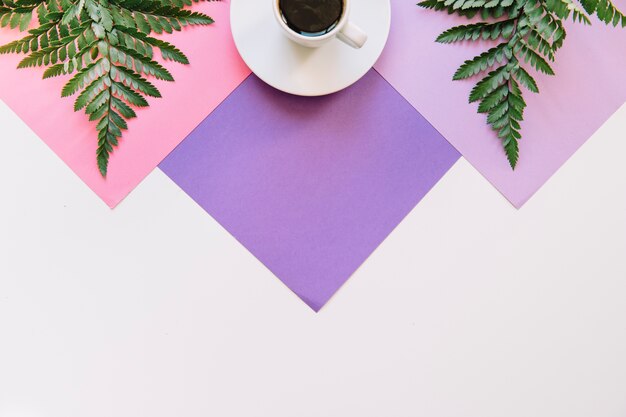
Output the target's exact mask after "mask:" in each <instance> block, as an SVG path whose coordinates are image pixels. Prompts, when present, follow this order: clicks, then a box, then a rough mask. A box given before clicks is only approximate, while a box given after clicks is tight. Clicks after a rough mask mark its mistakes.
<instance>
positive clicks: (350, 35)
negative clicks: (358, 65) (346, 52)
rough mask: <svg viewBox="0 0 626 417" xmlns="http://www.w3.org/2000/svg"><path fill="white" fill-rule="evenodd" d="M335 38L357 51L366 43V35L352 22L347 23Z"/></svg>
mask: <svg viewBox="0 0 626 417" xmlns="http://www.w3.org/2000/svg"><path fill="white" fill-rule="evenodd" d="M337 38H338V39H339V40H341V41H342V42H344V43H346V44H347V45H349V46H351V47H353V48H355V49H359V48H361V47H362V46H363V45H365V42H366V41H367V33H365V32H363V31H362V30H361V28H359V27H358V26H357V25H355V24H353V23H352V22H348V23H347V24H346V25H345V26H344V27H343V29H341V31H340V32H339V33H338V34H337Z"/></svg>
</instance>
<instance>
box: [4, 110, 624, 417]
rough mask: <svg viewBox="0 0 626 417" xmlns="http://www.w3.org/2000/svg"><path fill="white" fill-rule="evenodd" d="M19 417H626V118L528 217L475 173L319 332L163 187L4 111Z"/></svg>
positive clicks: (396, 240)
mask: <svg viewBox="0 0 626 417" xmlns="http://www.w3.org/2000/svg"><path fill="white" fill-rule="evenodd" d="M0 126H2V135H3V137H2V140H1V143H2V151H1V152H0V187H1V188H0V189H1V190H2V204H1V205H0V416H1V417H197V416H198V417H199V416H203V417H208V416H211V417H230V416H245V417H255V416H264V417H265V416H267V417H326V416H328V417H351V416H355V417H357V416H358V417H370V416H371V417H404V416H407V417H409V416H411V417H413V416H427V417H560V416H563V417H624V416H626V166H625V164H624V157H623V155H625V154H626V140H625V136H626V135H625V134H624V132H625V131H626V106H625V107H623V108H622V109H621V110H620V112H618V114H616V115H615V116H614V117H613V118H612V119H611V120H610V121H609V122H608V123H607V124H606V125H605V126H604V127H603V128H602V129H601V130H600V131H599V132H598V133H597V134H596V135H595V136H594V137H593V138H592V139H591V140H590V141H589V142H588V143H587V144H586V145H585V146H584V147H583V148H582V149H581V150H580V151H579V152H578V153H577V154H576V155H575V156H574V157H573V158H572V159H571V160H570V161H569V162H568V163H567V164H566V165H565V166H564V167H563V168H562V169H561V170H560V171H559V172H558V173H557V174H556V175H555V176H554V178H552V179H551V180H550V181H549V182H548V183H547V184H546V186H545V187H544V188H543V189H542V190H541V191H540V192H539V193H538V194H537V195H536V196H535V197H534V198H532V199H531V200H530V202H529V203H528V204H527V205H526V206H525V207H524V208H523V209H521V210H520V211H516V210H515V209H513V207H512V206H511V205H510V204H509V203H508V202H507V201H506V200H505V199H504V198H503V197H501V196H500V195H499V194H498V192H497V191H496V190H494V189H493V188H492V187H491V185H489V184H488V183H487V181H486V180H484V179H483V178H482V177H481V176H480V175H479V174H478V173H477V172H476V171H474V170H473V169H472V167H471V166H470V165H469V164H468V163H467V162H465V161H463V160H461V161H460V162H459V163H457V165H456V166H454V167H453V168H452V170H451V171H450V172H449V174H448V175H447V176H445V177H444V178H443V180H442V181H441V182H440V183H439V184H438V185H437V186H436V187H435V188H434V189H433V191H431V192H430V193H429V194H428V195H427V196H426V198H425V199H424V200H423V201H422V203H421V204H419V205H418V207H417V208H416V209H415V210H413V212H412V213H411V214H410V215H409V217H408V218H407V219H406V220H405V221H404V222H403V223H402V224H401V225H400V226H399V228H398V229H397V230H396V231H395V232H394V233H393V234H392V235H391V237H390V238H389V239H387V240H386V241H385V242H384V243H383V245H382V246H381V247H380V248H379V250H377V251H376V252H375V253H374V255H373V256H372V257H371V258H370V259H369V260H368V261H367V262H366V263H365V264H364V265H363V267H362V268H361V269H360V270H359V271H358V272H357V273H356V274H355V276H353V277H352V279H351V280H350V281H349V282H348V284H347V285H346V286H345V287H344V288H343V289H342V290H341V291H340V292H339V293H338V294H337V295H336V296H335V297H334V298H333V299H332V300H331V302H330V303H329V304H328V305H327V306H326V307H325V308H324V309H323V310H322V311H321V312H320V313H319V314H315V313H313V312H312V311H311V310H310V309H309V308H308V307H307V306H306V305H305V304H304V303H302V302H301V301H300V300H299V299H298V298H297V297H296V296H295V295H293V294H292V293H291V292H290V291H289V290H288V289H287V288H286V287H284V286H283V285H282V284H281V283H280V282H279V281H278V280H277V279H276V278H275V277H274V276H272V274H271V273H270V272H269V271H267V270H266V269H265V268H264V267H263V265H261V264H260V263H259V262H258V261H257V260H256V259H255V258H254V257H253V256H252V255H250V254H249V253H248V252H247V251H246V249H244V248H243V247H242V246H241V245H239V244H238V243H237V242H236V241H235V239H233V238H232V237H231V236H230V235H229V234H228V233H227V232H226V231H224V230H223V229H222V228H221V227H220V226H219V225H218V224H217V223H216V222H215V221H213V220H212V219H211V218H210V217H209V216H208V215H207V214H205V213H204V212H203V211H202V210H201V209H200V208H199V207H198V206H197V205H196V204H195V203H194V202H193V201H192V200H191V199H189V198H188V197H187V196H186V195H184V194H183V192H182V191H181V190H180V189H178V188H177V187H176V185H175V184H174V183H172V182H171V181H170V180H169V179H167V177H166V176H165V175H164V174H163V173H161V172H160V171H155V172H154V173H153V174H151V175H150V176H149V178H148V179H147V180H146V181H144V182H143V183H142V184H141V185H140V186H139V187H138V188H137V189H136V190H135V192H133V193H132V194H131V196H130V197H129V198H128V199H127V200H126V201H125V202H123V203H122V204H121V205H120V206H119V207H118V208H117V209H116V210H114V211H110V210H109V209H108V208H106V207H105V205H104V204H103V203H102V202H100V201H99V199H98V198H97V197H96V196H95V195H94V194H92V193H91V191H90V190H89V189H88V188H87V187H86V186H85V185H83V184H82V183H81V181H80V180H79V179H78V178H77V177H76V176H74V174H73V173H72V172H71V171H70V170H69V169H68V168H67V167H66V166H65V165H64V164H63V163H62V162H61V161H60V160H59V159H58V158H57V157H56V156H55V155H54V154H53V153H52V152H51V151H50V150H49V149H48V148H47V147H46V146H45V145H44V144H43V142H41V141H40V140H39V139H38V138H37V137H36V136H35V135H34V134H33V133H32V132H31V131H30V130H29V129H28V128H27V127H26V126H25V125H24V124H23V123H22V122H21V121H20V120H19V119H18V118H17V117H16V116H15V115H13V114H12V113H11V112H10V111H9V110H8V109H7V108H6V106H4V105H3V104H1V103H0Z"/></svg>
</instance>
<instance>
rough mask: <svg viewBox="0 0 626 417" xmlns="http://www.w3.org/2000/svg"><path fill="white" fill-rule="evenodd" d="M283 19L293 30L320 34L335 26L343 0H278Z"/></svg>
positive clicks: (340, 12)
mask: <svg viewBox="0 0 626 417" xmlns="http://www.w3.org/2000/svg"><path fill="white" fill-rule="evenodd" d="M278 1H279V6H280V11H281V13H282V15H283V20H284V21H285V23H287V26H289V27H290V28H291V30H293V31H294V32H297V33H299V34H301V35H306V36H320V35H323V34H325V33H327V32H330V31H331V30H333V29H334V28H335V26H337V23H339V20H340V19H341V15H342V13H343V2H344V0H278Z"/></svg>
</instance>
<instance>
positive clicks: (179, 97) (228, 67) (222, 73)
mask: <svg viewBox="0 0 626 417" xmlns="http://www.w3.org/2000/svg"><path fill="white" fill-rule="evenodd" d="M229 8H230V4H229V3H227V2H207V3H198V4H196V5H194V8H193V9H194V10H197V11H202V12H204V13H207V14H208V15H209V16H211V17H212V18H213V19H214V20H215V23H214V24H213V25H210V26H202V27H192V28H186V29H184V30H183V31H182V32H179V33H175V34H172V35H166V36H164V37H163V39H166V40H167V41H169V42H171V43H173V44H175V45H176V46H177V47H178V48H179V49H181V50H182V51H183V52H184V53H185V54H186V55H187V56H188V57H189V60H190V62H191V64H190V65H186V66H185V65H181V64H178V63H174V62H169V61H166V62H165V63H164V65H165V66H166V67H167V68H168V69H169V70H170V71H171V72H172V74H173V75H174V78H175V79H176V81H175V82H171V83H168V82H161V81H158V80H157V81H155V84H156V85H157V86H158V88H159V90H160V91H161V94H162V96H163V97H162V98H160V99H149V103H150V107H148V108H146V109H141V110H139V111H138V112H137V113H138V118H136V119H133V120H131V121H130V122H129V130H128V131H126V132H125V134H124V137H123V138H122V140H121V142H120V146H119V147H118V148H117V149H116V151H115V152H114V153H113V155H112V156H111V160H110V163H109V173H108V176H107V178H106V179H103V178H102V177H101V176H100V174H99V172H98V169H97V166H96V162H95V156H96V133H95V132H96V131H95V124H93V123H90V122H89V121H88V120H87V117H86V116H85V114H84V113H75V112H74V111H73V104H74V99H73V98H61V87H62V85H63V84H64V81H65V80H66V78H58V79H49V80H42V79H41V76H42V73H43V69H42V68H34V69H20V70H16V69H15V68H16V66H17V63H18V62H19V61H20V60H21V59H22V58H23V56H16V55H1V56H0V99H2V100H3V101H4V102H5V103H6V104H7V105H8V106H9V107H10V108H11V109H13V111H15V113H17V115H18V116H19V117H21V118H22V120H24V122H26V124H27V125H28V126H30V128H31V129H33V131H34V132H35V133H36V134H37V135H38V136H39V137H40V138H41V139H43V141H44V142H46V144H48V146H49V147H50V148H51V149H52V150H53V151H54V152H55V153H56V154H57V155H58V156H59V157H61V159H63V161H65V163H66V164H67V165H68V166H69V167H70V168H71V169H72V170H73V171H74V172H75V173H76V174H77V175H78V176H79V177H80V178H82V180H83V181H84V182H85V183H86V184H87V185H88V186H89V187H90V188H91V189H92V190H93V191H94V192H95V193H96V194H98V195H99V196H100V197H101V198H102V199H103V200H104V202H105V203H106V204H107V205H109V206H110V207H114V206H115V205H117V204H118V203H119V202H120V201H121V200H122V199H123V198H124V197H125V196H126V195H127V194H128V193H129V192H130V191H131V190H132V189H133V188H135V187H136V186H137V185H138V184H139V182H141V180H142V179H143V178H144V177H145V176H146V175H147V174H148V173H150V172H151V171H152V170H153V169H154V168H155V167H156V166H157V165H158V164H159V162H161V160H162V159H163V158H165V156H167V154H169V153H170V151H171V150H172V149H174V148H175V147H176V146H177V145H178V144H179V143H180V142H181V141H182V140H183V139H184V138H185V137H186V136H187V135H188V134H189V133H190V132H191V131H192V130H193V129H194V128H195V127H196V126H197V125H198V124H199V123H200V122H201V121H202V120H203V119H204V118H205V117H206V116H207V114H209V113H211V112H212V111H213V109H215V108H216V107H217V106H218V105H219V104H220V103H221V102H222V100H224V99H225V98H226V97H227V96H228V95H229V94H230V93H231V92H232V91H233V90H234V89H235V88H236V87H237V86H238V85H239V84H240V83H241V82H242V81H243V80H244V79H245V78H246V77H247V76H248V75H249V74H250V70H249V69H248V68H247V67H246V65H245V64H244V63H243V61H242V60H241V58H240V57H239V54H238V53H237V50H236V49H235V45H234V43H233V41H232V37H231V32H230V23H229ZM17 37H19V34H17V33H16V32H15V31H10V30H8V29H6V28H4V29H2V30H0V43H1V44H5V43H7V42H9V41H11V40H13V39H15V38H17ZM156 56H157V57H159V58H160V54H159V53H158V52H156ZM3 139H4V140H9V139H11V140H19V139H16V138H3ZM44 175H45V173H42V176H44Z"/></svg>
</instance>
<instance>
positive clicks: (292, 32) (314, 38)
mask: <svg viewBox="0 0 626 417" xmlns="http://www.w3.org/2000/svg"><path fill="white" fill-rule="evenodd" d="M272 2H273V4H274V17H276V20H277V21H278V23H279V24H280V26H281V27H282V28H283V29H284V30H286V31H287V32H288V33H289V34H290V35H292V36H295V37H297V38H298V39H302V40H308V41H313V42H315V41H320V42H321V41H323V40H326V39H330V38H333V37H335V36H337V33H338V32H340V31H341V29H342V28H343V27H344V26H345V24H346V22H347V21H348V11H349V7H350V0H343V13H342V14H341V18H340V19H339V22H338V23H337V25H336V26H335V27H334V28H333V29H332V30H331V31H330V32H328V33H325V34H323V35H320V36H305V35H301V34H300V33H298V32H296V31H295V30H293V29H291V28H290V27H289V25H287V23H286V22H285V21H284V20H283V17H282V15H281V13H280V6H279V3H280V0H272Z"/></svg>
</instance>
